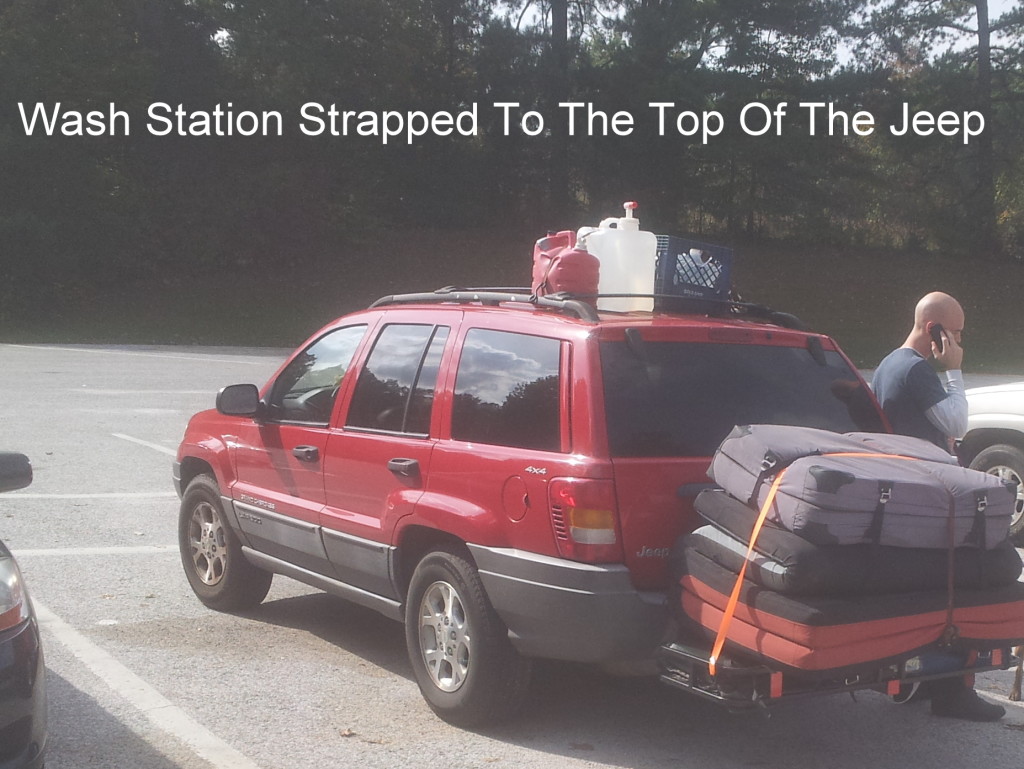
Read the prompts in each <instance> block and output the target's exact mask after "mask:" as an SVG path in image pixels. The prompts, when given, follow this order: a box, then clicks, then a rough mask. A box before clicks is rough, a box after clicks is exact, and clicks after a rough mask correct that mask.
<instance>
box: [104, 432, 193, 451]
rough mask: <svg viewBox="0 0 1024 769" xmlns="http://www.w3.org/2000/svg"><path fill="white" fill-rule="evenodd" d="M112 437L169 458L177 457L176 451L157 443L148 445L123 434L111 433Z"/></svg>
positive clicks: (139, 439) (147, 442)
mask: <svg viewBox="0 0 1024 769" xmlns="http://www.w3.org/2000/svg"><path fill="white" fill-rule="evenodd" d="M113 436H114V437H115V438H120V439H121V440H122V441H131V442H132V443H137V444H139V445H140V446H145V447H146V448H147V449H153V451H159V452H160V453H161V454H167V455H168V456H171V457H176V456H178V452H177V451H175V450H174V449H169V448H167V447H166V446H161V445H160V444H159V443H150V442H149V441H144V440H142V439H141V438H133V437H132V436H130V435H125V434H124V433H113Z"/></svg>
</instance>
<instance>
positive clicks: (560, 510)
mask: <svg viewBox="0 0 1024 769" xmlns="http://www.w3.org/2000/svg"><path fill="white" fill-rule="evenodd" d="M548 497H549V503H550V506H551V520H552V524H553V525H554V529H555V542H556V543H557V544H558V551H559V553H561V554H562V555H563V556H564V557H565V558H569V559H572V560H574V561H584V562H586V563H618V562H621V561H622V545H621V542H620V538H619V531H618V519H619V515H618V508H617V506H616V503H615V484H614V483H612V482H611V481H599V480H591V479H587V478H555V479H554V480H552V481H551V484H550V486H549V487H548Z"/></svg>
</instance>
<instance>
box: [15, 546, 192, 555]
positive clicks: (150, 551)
mask: <svg viewBox="0 0 1024 769" xmlns="http://www.w3.org/2000/svg"><path fill="white" fill-rule="evenodd" d="M12 552H13V553H14V557H15V558H32V557H33V556H37V555H63V556H80V555H161V554H164V553H177V552H178V546H177V545H125V546H124V547H117V546H113V547H42V548H29V549H25V550H21V549H15V550H13V551H12Z"/></svg>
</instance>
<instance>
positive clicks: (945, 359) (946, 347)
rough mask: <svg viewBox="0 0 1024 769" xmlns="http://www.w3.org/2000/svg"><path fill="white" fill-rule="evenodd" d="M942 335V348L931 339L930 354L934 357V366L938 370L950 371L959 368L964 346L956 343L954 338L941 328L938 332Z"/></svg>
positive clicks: (962, 358) (962, 359)
mask: <svg viewBox="0 0 1024 769" xmlns="http://www.w3.org/2000/svg"><path fill="white" fill-rule="evenodd" d="M940 336H941V337H942V348H941V349H940V348H939V346H938V345H937V344H936V343H935V340H932V355H933V356H934V357H935V364H936V368H938V369H939V371H950V370H953V369H959V368H961V364H962V363H963V361H964V348H963V347H961V346H960V345H958V344H957V343H956V340H955V339H954V338H953V337H952V336H950V334H949V333H948V332H947V331H946V330H945V329H943V330H942V331H941V332H940Z"/></svg>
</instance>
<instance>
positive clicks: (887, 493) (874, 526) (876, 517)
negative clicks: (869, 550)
mask: <svg viewBox="0 0 1024 769" xmlns="http://www.w3.org/2000/svg"><path fill="white" fill-rule="evenodd" d="M892 486H893V484H892V481H879V482H878V504H877V505H875V512H874V513H872V514H871V525H870V526H868V530H867V531H866V532H864V538H865V539H866V540H868V541H869V542H870V543H871V544H873V545H879V544H881V542H882V524H883V522H884V520H885V505H886V503H888V501H889V500H890V499H892Z"/></svg>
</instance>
